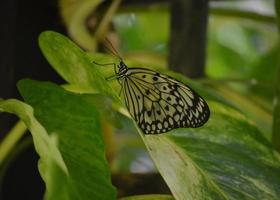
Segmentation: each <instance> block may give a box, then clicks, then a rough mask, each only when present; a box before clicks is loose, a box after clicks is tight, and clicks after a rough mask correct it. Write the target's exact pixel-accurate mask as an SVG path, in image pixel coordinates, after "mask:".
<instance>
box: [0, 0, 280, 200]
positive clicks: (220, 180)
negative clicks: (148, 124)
mask: <svg viewBox="0 0 280 200" xmlns="http://www.w3.org/2000/svg"><path fill="white" fill-rule="evenodd" d="M62 2H63V1H62ZM65 2H66V1H65ZM65 2H64V3H65ZM84 3H89V1H88V2H87V1H85V2H84ZM98 3H99V1H94V3H89V4H91V6H92V7H91V9H92V8H93V7H94V8H95V7H96V6H97V5H98ZM82 5H86V4H83V3H80V6H78V4H76V6H77V7H79V9H78V10H80V9H81V10H80V11H81V12H82V10H83V9H85V7H83V6H82ZM68 9H69V10H64V11H65V13H64V15H65V16H71V15H72V14H71V13H73V12H74V10H75V9H74V8H73V10H71V9H70V8H68ZM75 14H77V13H75ZM151 15H152V16H153V19H154V20H153V21H151V22H150V24H149V23H148V21H149V20H148V19H149V17H150V16H147V15H145V14H144V13H141V15H140V17H139V18H137V20H139V21H137V20H135V21H134V22H133V26H132V27H130V28H127V27H125V23H123V20H127V18H126V17H124V16H125V14H121V15H119V16H118V17H116V18H115V19H114V23H115V24H116V26H117V32H118V34H119V35H120V37H121V38H126V39H127V42H126V43H123V46H122V47H121V48H122V50H123V51H124V52H129V51H137V50H139V49H142V48H145V49H148V51H149V52H153V53H166V50H167V48H166V46H164V45H160V44H162V43H164V41H165V40H166V38H167V37H168V30H167V28H166V23H163V24H161V26H162V29H164V31H163V32H160V33H158V32H159V31H158V30H157V31H155V34H154V35H153V37H154V38H153V37H150V36H151V35H149V34H146V35H143V38H142V39H143V40H142V41H140V43H137V41H138V39H139V30H141V31H145V30H146V31H147V30H149V29H150V28H151V27H150V26H149V25H151V24H152V26H153V24H156V23H159V22H158V21H157V20H158V19H160V16H164V17H165V18H164V20H165V21H167V17H166V16H167V13H166V12H162V13H160V14H159V15H157V14H156V13H153V14H151ZM83 17H85V15H84V14H83ZM75 19H76V20H77V19H79V20H81V19H83V18H81V16H79V15H78V14H77V15H76V16H74V15H73V18H71V19H69V21H67V24H70V25H69V26H70V27H72V28H71V30H72V31H73V30H75V29H74V28H73V27H77V25H79V24H77V23H78V21H79V20H78V21H75ZM81 21H83V20H81ZM74 22H76V24H75V23H74ZM222 22H223V19H218V20H217V21H216V24H214V23H213V24H212V25H213V26H216V27H215V30H219V31H217V32H215V31H211V32H210V35H209V40H210V43H209V49H208V50H209V52H210V54H209V56H210V59H209V60H208V61H209V63H208V68H207V73H208V75H209V77H212V78H225V79H231V78H235V79H237V80H241V81H240V82H239V81H237V82H238V83H237V84H221V83H224V82H219V81H215V80H211V79H209V80H204V84H203V85H202V84H201V83H198V82H194V81H191V80H189V79H188V78H186V77H184V76H182V75H180V74H176V73H174V72H170V71H168V70H166V69H165V67H162V66H164V63H162V64H161V66H158V68H157V70H158V71H160V72H163V73H165V74H168V75H171V76H172V77H174V78H176V79H178V80H180V81H182V82H184V83H186V84H188V85H190V86H191V87H192V88H194V89H195V90H196V91H198V93H199V94H201V95H202V96H203V97H204V98H205V99H206V100H207V102H209V105H210V110H211V117H210V120H209V122H208V123H207V124H206V125H205V126H203V127H201V128H197V129H176V130H173V131H170V132H169V133H166V134H161V135H144V134H143V133H142V132H141V130H139V128H138V127H137V126H136V124H135V122H134V121H133V120H132V119H131V118H130V117H129V116H128V115H127V111H126V110H125V109H124V105H123V102H122V100H121V99H120V98H119V96H118V91H119V90H120V86H119V85H118V83H117V82H116V81H113V82H108V81H106V80H105V78H106V77H108V76H110V75H113V74H114V71H113V69H112V68H107V67H101V66H99V65H96V64H94V63H92V62H91V61H93V60H94V61H95V62H97V63H110V62H118V61H117V60H116V59H115V58H113V57H111V56H108V55H105V54H97V53H95V54H92V53H86V52H84V51H83V50H82V49H80V48H79V47H77V45H76V44H74V43H73V42H72V41H70V40H69V39H68V38H67V37H65V36H63V35H61V34H59V33H56V32H52V31H46V32H43V33H42V34H41V35H40V37H39V45H40V48H41V50H42V52H43V54H44V56H45V57H46V59H47V60H48V62H49V63H50V64H51V66H52V67H53V68H54V69H55V70H56V71H57V72H58V73H59V74H60V75H61V77H63V78H64V80H65V81H66V82H67V85H64V86H63V87H61V86H57V85H55V84H53V83H50V82H39V81H33V80H29V79H25V80H22V81H20V82H19V83H18V89H19V91H20V93H21V95H22V97H23V98H24V101H25V103H24V102H21V101H19V100H14V99H10V100H0V111H1V112H8V113H13V114H15V115H17V116H18V117H19V118H20V119H21V120H22V121H23V122H24V123H25V125H26V126H27V128H28V129H29V130H30V132H31V134H32V138H33V142H34V145H35V147H36V151H37V153H38V154H39V156H40V160H39V162H38V168H39V171H40V174H41V176H42V178H43V180H44V182H45V184H46V192H45V199H56V200H59V199H116V198H117V194H116V189H115V187H114V186H113V185H112V183H111V177H110V176H111V172H110V167H111V166H113V167H112V168H113V170H114V172H119V171H121V169H119V167H118V166H117V165H114V164H116V161H114V160H113V163H108V161H107V160H106V158H105V149H106V151H107V157H108V158H110V157H111V156H112V155H108V152H109V151H110V146H109V147H108V146H107V147H106V145H108V143H104V140H105V142H106V139H107V135H106V132H107V131H108V126H113V127H114V129H113V130H114V131H115V132H116V136H117V137H116V138H121V139H116V141H118V144H117V145H118V146H120V147H121V146H122V147H123V148H124V147H125V148H126V149H128V150H125V151H123V154H122V157H128V155H129V156H130V157H129V158H131V159H130V160H128V161H127V160H126V162H125V165H126V166H124V167H123V169H124V171H126V170H128V169H129V168H130V167H129V166H130V165H131V164H132V163H133V162H134V161H135V160H137V155H134V152H138V153H139V151H134V150H135V149H141V150H143V149H144V148H146V149H147V151H148V152H149V155H150V156H151V158H152V160H153V162H154V164H155V166H156V169H157V170H158V172H159V173H160V174H161V176H162V177H163V179H164V181H165V182H166V183H167V185H168V187H169V189H170V191H171V193H172V196H170V195H156V194H152V195H138V196H131V197H125V198H122V200H130V199H131V200H133V199H137V200H142V199H143V200H145V199H146V200H148V199H149V200H150V199H151V200H152V199H162V200H165V199H178V200H181V199H182V200H185V199H238V200H240V199H271V200H274V199H275V200H276V199H279V196H280V176H279V175H280V154H279V152H277V151H276V149H275V148H274V147H273V146H272V141H271V123H272V110H273V107H272V106H271V105H270V104H271V103H270V101H271V99H272V97H273V90H274V88H271V87H272V82H269V83H268V88H269V90H265V89H264V88H265V87H264V86H263V85H262V84H260V85H259V84H255V85H250V84H243V83H246V81H245V82H243V80H250V79H251V78H254V79H255V80H256V81H257V83H259V82H260V83H261V82H263V81H271V76H272V75H273V74H274V73H275V71H276V70H277V68H278V66H277V62H276V60H277V59H276V58H277V55H278V54H277V53H276V52H278V51H277V48H278V46H277V45H273V44H272V43H273V42H271V41H274V40H275V38H274V36H273V33H271V32H270V31H267V30H262V31H259V30H256V29H254V28H252V27H247V26H246V25H242V26H240V25H238V23H236V22H233V23H228V24H226V25H225V27H224V25H223V23H222ZM71 24H72V25H71ZM243 26H244V27H243ZM212 28H213V27H210V29H212ZM83 31H85V30H83ZM72 33H73V32H72ZM83 34H84V33H83ZM83 34H82V35H83ZM86 34H88V33H86ZM135 35H136V36H135ZM137 35H138V36H137ZM72 36H73V35H72ZM88 36H89V35H87V37H88ZM157 36H158V37H157ZM256 36H258V37H261V38H269V37H270V36H271V37H270V38H271V41H270V40H269V39H267V41H264V43H266V44H269V45H268V46H266V49H265V53H263V52H261V50H260V48H258V47H257V46H253V45H252V44H254V45H255V43H254V42H252V41H251V40H250V38H253V37H256ZM266 36H269V37H266ZM75 37H76V36H74V38H75ZM229 38H231V39H229ZM87 39H88V38H87ZM87 39H86V40H87ZM86 40H85V41H83V42H85V43H83V42H81V44H87V45H88V42H94V43H95V42H96V41H95V40H94V41H89V40H87V42H86ZM155 40H158V41H157V44H158V46H159V48H153V47H155V46H157V44H156V43H154V44H151V41H155ZM239 40H241V41H239ZM126 57H127V58H128V59H127V60H126V62H127V63H128V65H129V66H131V67H133V66H138V65H139V62H137V61H135V60H133V58H134V57H133V56H131V55H129V54H128V55H126ZM142 58H143V60H144V61H143V62H144V63H150V62H151V63H153V64H151V66H154V65H157V64H155V63H160V62H156V61H155V60H152V59H151V60H150V59H149V57H147V56H145V55H144V56H143V57H142ZM264 65H269V66H271V67H270V68H269V70H263V66H264ZM240 72H242V73H240ZM264 72H267V73H266V74H264ZM224 74H226V75H224ZM230 75H231V76H230ZM67 90H68V91H67ZM264 90H265V91H264ZM246 93H248V94H249V95H248V94H247V95H246ZM251 96H253V97H256V100H252V98H250V97H251ZM276 123H277V122H276ZM120 132H121V133H120ZM123 132H128V133H129V134H123ZM102 133H103V135H102ZM134 133H138V135H136V134H134ZM139 136H140V137H139ZM124 138H125V139H124ZM127 138H129V139H127ZM130 139H131V141H129V140H130ZM135 141H136V142H135ZM140 141H142V142H143V143H141V142H140ZM135 144H136V145H135ZM111 148H112V147H111ZM0 149H1V146H0ZM119 152H121V150H120V151H119ZM141 156H142V157H143V154H141ZM0 157H1V151H0ZM2 157H5V155H2ZM115 157H116V158H115V159H118V158H120V157H121V156H118V155H117V156H115ZM144 157H145V159H146V160H147V155H145V156H144ZM4 162H5V160H4V161H3V163H4ZM118 162H121V161H120V160H118ZM0 164H1V165H2V163H0ZM114 166H115V168H114ZM116 166H117V167H116ZM152 169H153V170H155V169H154V168H152ZM148 170H151V169H148ZM149 184H153V183H149Z"/></svg>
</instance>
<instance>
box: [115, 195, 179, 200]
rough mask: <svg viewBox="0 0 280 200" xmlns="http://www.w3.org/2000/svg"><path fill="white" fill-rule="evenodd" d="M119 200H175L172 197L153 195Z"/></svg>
mask: <svg viewBox="0 0 280 200" xmlns="http://www.w3.org/2000/svg"><path fill="white" fill-rule="evenodd" d="M119 200H174V198H173V197H172V196H170V195H159V194H151V195H137V196H130V197H125V198H121V199H119Z"/></svg>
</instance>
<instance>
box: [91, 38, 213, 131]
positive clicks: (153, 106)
mask: <svg viewBox="0 0 280 200" xmlns="http://www.w3.org/2000/svg"><path fill="white" fill-rule="evenodd" d="M110 44H111V43H110ZM111 46H112V45H111ZM112 48H113V46H112ZM113 49H114V48H113ZM115 53H116V50H115V49H114V52H113V54H114V55H116V56H117V57H118V58H119V59H120V62H119V64H118V65H116V64H114V67H115V76H114V78H115V79H117V80H118V82H119V84H120V85H121V95H122V96H123V97H124V101H125V104H126V107H127V109H128V111H129V113H130V115H131V116H132V118H133V119H134V120H135V121H136V122H137V124H138V126H139V128H140V129H141V130H142V131H143V132H144V133H145V134H160V133H165V132H168V131H170V130H172V129H176V128H196V127H200V126H202V125H203V124H205V123H206V122H207V121H208V119H209V116H210V110H209V107H208V105H207V103H206V101H205V100H204V99H203V98H202V97H201V96H200V95H199V94H197V93H196V92H195V91H194V90H193V89H191V88H190V87H188V86H187V85H185V84H184V83H182V82H180V81H177V80H175V79H173V78H172V77H170V76H167V75H164V74H160V73H158V72H156V71H153V70H150V69H146V68H128V67H127V66H126V65H125V63H124V62H123V60H122V58H121V57H120V56H118V54H115ZM96 64H98V63H96Z"/></svg>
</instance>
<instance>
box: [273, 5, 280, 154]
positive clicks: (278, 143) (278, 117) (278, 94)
mask: <svg viewBox="0 0 280 200" xmlns="http://www.w3.org/2000/svg"><path fill="white" fill-rule="evenodd" d="M275 11H276V14H277V20H276V21H277V26H278V35H279V36H280V2H279V1H275ZM278 44H280V43H279V41H278ZM278 46H279V45H278ZM279 54H280V51H279V49H277V55H278V59H277V62H278V63H277V64H278V66H277V71H276V81H275V86H274V87H275V97H274V103H275V105H274V111H273V132H272V141H273V144H274V146H275V147H276V148H277V150H278V151H280V132H279V128H280V114H279V113H280V103H279V99H280V86H279V83H280V59H279Z"/></svg>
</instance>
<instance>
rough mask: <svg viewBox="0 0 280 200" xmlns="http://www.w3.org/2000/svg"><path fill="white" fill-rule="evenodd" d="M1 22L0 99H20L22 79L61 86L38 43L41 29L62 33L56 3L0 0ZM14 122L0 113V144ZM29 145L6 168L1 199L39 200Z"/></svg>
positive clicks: (35, 158)
mask: <svg viewBox="0 0 280 200" xmlns="http://www.w3.org/2000/svg"><path fill="white" fill-rule="evenodd" d="M0 20H1V22H0V24H1V31H0V51H1V52H0V97H1V98H4V99H7V98H17V99H21V98H20V96H19V94H18V92H17V89H16V83H17V81H18V80H20V79H22V78H32V79H36V80H48V81H53V82H56V83H61V82H62V79H61V78H60V77H59V76H58V75H57V74H56V72H55V71H54V70H53V69H52V68H51V67H50V66H49V64H48V63H47V61H46V60H45V58H44V57H43V55H42V54H41V52H40V49H39V47H38V42H37V39H38V36H39V34H40V33H41V32H42V31H44V30H54V31H58V32H61V33H65V29H64V27H63V25H62V22H61V19H60V17H59V12H58V8H57V4H56V1H37V0H24V1H21V0H4V1H1V6H0ZM16 120H17V119H16V118H15V117H14V116H12V115H8V114H3V113H0V141H1V139H2V138H3V137H4V135H5V134H6V133H7V132H8V131H9V130H10V128H11V127H12V126H13V124H14V122H16ZM26 137H30V136H29V134H26ZM26 137H25V138H23V139H26ZM28 146H29V147H28V148H27V149H26V150H24V151H23V152H21V154H20V155H19V156H18V157H17V159H16V160H14V161H12V164H11V165H10V166H9V168H8V169H7V171H6V173H5V176H4V179H3V182H2V184H3V185H2V187H0V188H2V190H1V191H0V199H3V200H13V199H23V200H24V199H29V200H30V199H42V197H43V196H42V195H43V193H44V183H43V181H42V180H41V178H40V175H39V172H38V170H37V162H38V156H37V154H36V153H35V151H34V149H33V145H28Z"/></svg>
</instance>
